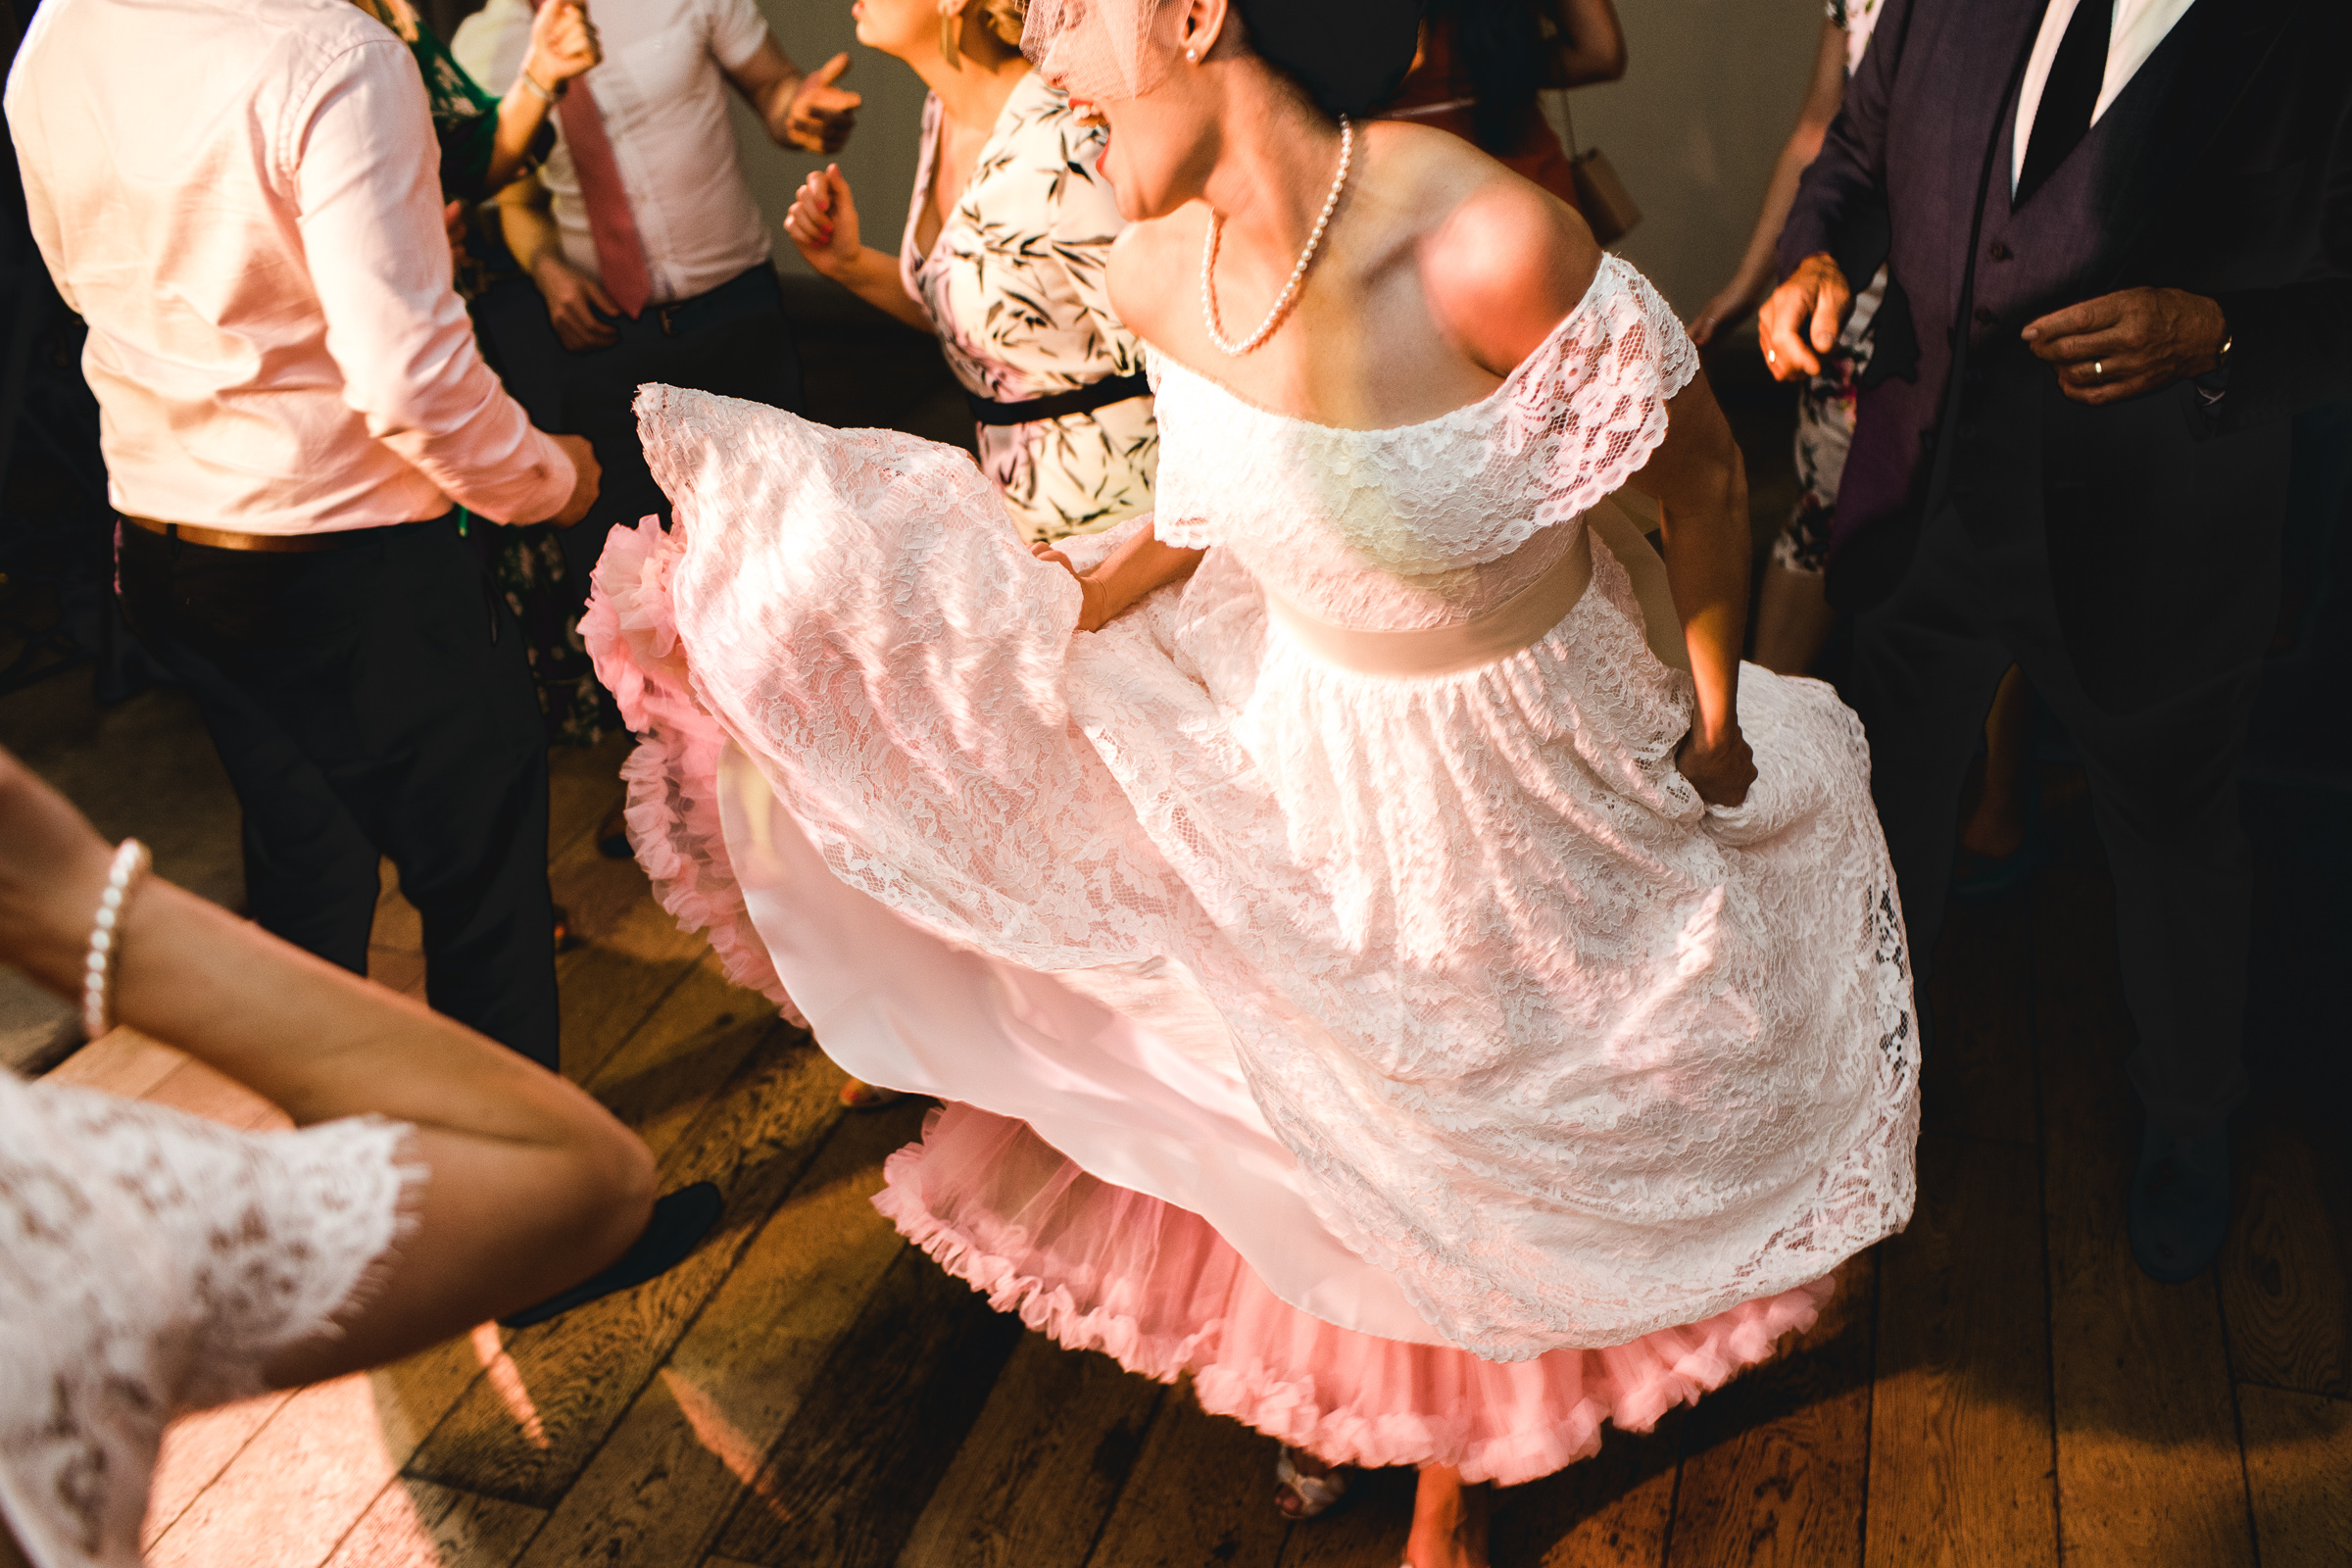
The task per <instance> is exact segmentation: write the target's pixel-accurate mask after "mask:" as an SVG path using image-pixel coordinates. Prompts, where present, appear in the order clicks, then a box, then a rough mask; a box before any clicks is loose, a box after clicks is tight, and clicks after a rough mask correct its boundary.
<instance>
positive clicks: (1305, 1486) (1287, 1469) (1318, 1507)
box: [1274, 1448, 1348, 1522]
mask: <svg viewBox="0 0 2352 1568" xmlns="http://www.w3.org/2000/svg"><path fill="white" fill-rule="evenodd" d="M1291 1453H1292V1450H1291V1449H1289V1448H1284V1449H1283V1450H1282V1452H1281V1453H1280V1454H1278V1455H1277V1456H1276V1457H1275V1460H1274V1511H1275V1512H1276V1513H1279V1514H1281V1515H1282V1516H1283V1517H1284V1518H1285V1519H1289V1520H1292V1521H1293V1522H1296V1521H1298V1520H1300V1519H1312V1518H1313V1517H1315V1515H1317V1514H1319V1513H1323V1512H1326V1511H1327V1510H1329V1509H1330V1508H1331V1506H1332V1505H1333V1504H1334V1503H1336V1502H1338V1501H1339V1500H1340V1499H1341V1498H1342V1497H1345V1496H1346V1495H1348V1472H1347V1471H1345V1470H1342V1469H1340V1468H1338V1467H1337V1466H1334V1467H1333V1468H1331V1469H1329V1470H1326V1471H1324V1472H1323V1473H1322V1474H1321V1475H1319V1476H1310V1475H1308V1474H1307V1473H1306V1472H1305V1471H1303V1470H1301V1469H1299V1466H1298V1465H1296V1464H1294V1463H1293V1462H1292V1460H1291ZM1286 1492H1287V1493H1289V1494H1290V1495H1292V1496H1294V1497H1297V1498H1298V1499H1299V1507H1298V1509H1297V1511H1296V1512H1294V1511H1293V1510H1291V1509H1289V1508H1286V1507H1284V1506H1283V1505H1282V1495H1283V1494H1284V1493H1286Z"/></svg>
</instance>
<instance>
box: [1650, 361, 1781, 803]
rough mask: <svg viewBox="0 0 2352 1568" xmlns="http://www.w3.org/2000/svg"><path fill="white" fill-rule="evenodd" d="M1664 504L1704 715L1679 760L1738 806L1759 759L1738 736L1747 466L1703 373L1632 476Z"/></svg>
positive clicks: (1669, 561) (1688, 774)
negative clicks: (1651, 450)
mask: <svg viewBox="0 0 2352 1568" xmlns="http://www.w3.org/2000/svg"><path fill="white" fill-rule="evenodd" d="M1626 483H1627V484H1628V485H1630V486H1631V487H1632V488H1634V489H1636V490H1639V491H1641V492H1642V494H1643V495H1645V496H1649V497H1651V498H1652V499H1654V500H1655V501H1656V502H1657V503H1658V515H1659V518H1660V522H1661V529H1660V531H1661V534H1662V537H1663V541H1664V543H1665V547H1666V548H1665V556H1666V576H1667V580H1668V581H1669V582H1670V583H1671V584H1672V586H1673V588H1674V608H1675V611H1676V613H1678V614H1680V615H1681V616H1682V620H1683V637H1684V640H1685V641H1686V642H1687V643H1688V644H1689V645H1690V649H1691V681H1692V682H1693V683H1694V684H1695V685H1696V687H1697V689H1698V717H1697V720H1696V721H1695V722H1694V723H1692V725H1691V734H1690V736H1689V738H1687V739H1686V740H1685V741H1684V742H1683V747H1682V751H1681V753H1680V754H1679V755H1678V756H1677V758H1676V765H1677V766H1679V767H1680V768H1681V769H1682V773H1683V776H1684V777H1685V778H1687V779H1689V780H1690V781H1691V784H1692V785H1694V786H1695V787H1696V788H1697V790H1698V793H1699V794H1700V795H1701V796H1702V797H1704V798H1705V799H1706V800H1708V801H1711V802H1713V803H1714V804H1716V805H1718V806H1738V805H1739V804H1740V802H1741V801H1743V800H1745V799H1747V787H1748V785H1750V784H1752V783H1754V782H1755V777H1756V765H1755V761H1754V760H1753V759H1752V758H1751V757H1750V756H1749V755H1748V749H1747V742H1746V740H1745V739H1744V738H1743V737H1742V736H1741V735H1740V647H1741V646H1742V644H1743V643H1744V642H1745V641H1746V638H1747V569H1748V522H1747V469H1746V466H1744V465H1743V464H1742V463H1741V462H1740V448H1739V447H1738V446H1737V445H1736V444H1735V443H1734V442H1733V440H1732V429H1731V426H1730V424H1728V423H1727V422H1726V421H1725V419H1724V417H1723V410H1722V409H1721V408H1719V407H1718V406H1717V405H1716V402H1715V394H1714V393H1713V392H1711V391H1709V390H1708V388H1707V378H1706V376H1705V374H1704V373H1701V374H1698V375H1695V376H1692V377H1691V383H1690V385H1688V386H1686V387H1684V388H1683V389H1682V391H1680V392H1678V393H1676V394H1675V395H1674V396H1673V397H1672V398H1671V399H1669V400H1668V401H1667V404H1666V439H1665V440H1663V441H1661V442H1660V443H1659V444H1658V448H1657V450H1656V451H1655V452H1652V453H1651V454H1650V456H1649V461H1648V462H1647V463H1646V464H1643V465H1642V467H1641V469H1640V470H1639V471H1637V472H1636V473H1635V474H1634V475H1633V477H1632V478H1630V479H1628V480H1627V481H1626Z"/></svg>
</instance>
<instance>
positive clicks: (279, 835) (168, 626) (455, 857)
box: [119, 517, 559, 1070]
mask: <svg viewBox="0 0 2352 1568" xmlns="http://www.w3.org/2000/svg"><path fill="white" fill-rule="evenodd" d="M119 580H120V582H121V584H122V595H123V611H124V613H125V614H126V615H127V616H128V618H129V620H130V624H131V626H132V628H133V629H134V630H135V631H137V633H138V634H139V637H140V639H141V641H143V642H144V643H145V644H146V646H147V648H148V650H149V651H150V652H151V653H152V654H154V656H155V657H156V658H157V659H158V660H160V661H161V662H163V663H164V664H165V665H166V666H167V667H168V668H169V669H171V671H172V673H173V674H174V675H176V676H178V677H179V679H180V680H182V681H184V682H185V683H186V684H187V686H188V689H189V690H190V691H191V692H193V693H194V694H195V696H196V699H197V701H198V702H199V703H200V704H201V705H202V706H203V710H204V719H205V725H206V727H207V728H208V729H210V730H211V732H212V736H213V744H214V746H215V747H216V748H218V749H219V751H220V753H221V762H222V763H223V764H224V765H225V766H226V767H227V769H228V775H229V779H230V782H231V783H233V784H234V785H235V787H236V791H237V801H238V804H239V805H240V806H241V807H242V808H243V809H244V817H245V888H246V901H247V906H248V908H249V910H250V912H251V913H252V915H253V917H254V918H255V919H256V920H258V921H259V922H260V923H261V924H262V926H263V928H264V929H266V930H269V931H272V932H274V933H276V934H277V935H278V936H281V937H284V938H285V939H286V940H287V941H289V942H292V943H294V944H296V945H297V946H299V947H302V948H306V949H308V950H309V951H310V952H312V953H315V954H317V955H319V956H320V957H322V958H325V959H328V960H329V961H331V962H334V963H339V964H341V965H342V966H343V967H344V968H346V969H349V970H352V971H353V972H354V973H361V974H364V973H366V972H367V968H368V932H369V928H370V927H371V926H372V925H373V923H374V918H375V904H376V893H377V861H378V858H379V857H388V858H390V859H391V860H392V862H393V864H394V865H396V866H397V867H399V870H400V887H401V892H402V893H403V894H404V895H406V896H407V898H408V900H409V902H410V903H411V904H413V905H415V906H416V907H417V912H418V913H419V914H420V915H422V916H423V920H424V952H425V996H426V999H427V1000H428V1001H429V1002H430V1003H431V1004H432V1005H433V1007H434V1008H435V1009H436V1010H438V1011H440V1012H443V1013H446V1014H448V1015H449V1016H450V1017H452V1018H455V1019H457V1020H459V1021H460V1022H462V1023H466V1024H468V1025H471V1026H472V1027H473V1028H475V1029H478V1030H480V1031H481V1032H482V1033H483V1034H486V1035H488V1036H489V1037H490V1038H491V1039H493V1040H498V1041H502V1042H504V1043H505V1044H506V1045H509V1046H511V1047H513V1048H514V1049H515V1050H516V1051H518V1052H520V1053H521V1054H524V1055H526V1056H529V1057H530V1058H531V1059H532V1060H534V1061H537V1062H539V1063H540V1064H541V1065H543V1066H545V1067H547V1068H549V1069H550V1070H554V1069H555V1068H556V1067H557V1065H558V1054H557V1037H558V1029H559V1024H558V1014H557V1005H556V974H555V934H554V912H553V906H552V905H551V904H550V902H549V898H548V888H547V809H548V808H547V753H546V750H545V746H544V741H543V739H542V735H541V729H540V720H539V708H538V702H537V699H536V698H535V697H534V695H533V693H532V689H531V675H530V669H529V667H528V665H527V664H526V663H525V662H524V659H523V647H522V637H521V635H520V630H519V628H518V627H517V626H516V625H515V618H514V616H513V615H512V614H511V613H509V612H508V611H507V609H506V607H505V605H504V604H503V603H501V602H500V600H499V599H498V597H497V596H496V595H495V594H493V593H492V592H490V591H489V587H488V579H487V578H486V577H485V576H484V575H483V573H482V569H481V566H480V565H479V564H478V563H477V562H476V561H475V559H474V557H473V555H472V553H471V552H469V551H468V550H467V549H466V545H465V542H464V541H463V540H461V539H460V538H459V537H458V532H457V528H456V525H455V523H454V522H453V520H452V519H451V518H449V517H443V518H440V519H437V520H435V521H432V522H414V523H406V524H402V525H400V526H397V527H390V528H371V529H367V530H363V531H360V532H357V533H354V534H353V535H352V536H351V537H350V540H349V542H348V543H346V544H344V545H343V546H341V547H340V548H338V549H334V550H326V551H319V552H316V553H311V554H300V555H276V554H264V553H259V552H252V551H241V550H217V549H211V548H208V547H206V546H203V545H196V544H189V543H186V542H184V541H181V540H175V539H167V538H165V537H163V536H161V535H159V534H155V533H151V532H149V531H147V530H146V529H143V528H136V527H132V526H131V525H129V524H127V523H125V524H123V530H122V547H121V553H120V579H119Z"/></svg>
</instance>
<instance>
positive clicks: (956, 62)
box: [939, 11, 963, 71]
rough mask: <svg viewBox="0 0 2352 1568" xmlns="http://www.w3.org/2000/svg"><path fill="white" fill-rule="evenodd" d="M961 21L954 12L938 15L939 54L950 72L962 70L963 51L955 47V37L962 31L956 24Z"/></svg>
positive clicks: (943, 12)
mask: <svg viewBox="0 0 2352 1568" xmlns="http://www.w3.org/2000/svg"><path fill="white" fill-rule="evenodd" d="M962 21H963V18H962V17H961V16H960V15H958V14H957V13H956V12H954V11H942V12H941V13H940V14H939V52H940V55H941V57H942V58H944V59H945V60H946V61H947V63H948V69H949V70H950V71H961V70H962V69H963V51H961V50H960V49H958V48H956V35H957V34H958V33H960V32H962V31H963V28H962V27H960V26H958V25H957V24H958V23H960V22H962Z"/></svg>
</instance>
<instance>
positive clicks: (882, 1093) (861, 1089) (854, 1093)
mask: <svg viewBox="0 0 2352 1568" xmlns="http://www.w3.org/2000/svg"><path fill="white" fill-rule="evenodd" d="M906 1098H907V1097H906V1096H905V1095H902V1094H901V1093H899V1092H898V1091H897V1090H896V1089H884V1088H883V1087H881V1086H880V1085H879V1084H869V1083H867V1082H865V1081H864V1080H863V1079H861V1078H853V1079H851V1080H850V1081H849V1082H848V1083H846V1084H843V1085H842V1086H841V1103H843V1104H844V1105H847V1106H848V1107H849V1108H850V1109H852V1110H880V1109H881V1108H882V1107H883V1106H884V1105H895V1104H897V1103H899V1102H900V1101H902V1100H904V1099H906Z"/></svg>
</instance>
